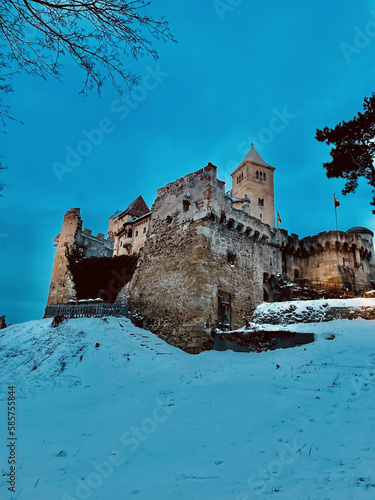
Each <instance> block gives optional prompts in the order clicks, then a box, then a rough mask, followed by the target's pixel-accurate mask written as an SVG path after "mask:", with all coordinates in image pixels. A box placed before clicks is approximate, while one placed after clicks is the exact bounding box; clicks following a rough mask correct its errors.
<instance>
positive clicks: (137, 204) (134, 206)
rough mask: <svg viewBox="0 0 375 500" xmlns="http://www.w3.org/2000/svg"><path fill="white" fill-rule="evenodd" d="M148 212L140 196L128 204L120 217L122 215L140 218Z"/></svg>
mask: <svg viewBox="0 0 375 500" xmlns="http://www.w3.org/2000/svg"><path fill="white" fill-rule="evenodd" d="M149 211H150V209H149V208H148V206H147V205H146V202H145V200H144V199H143V198H142V196H141V195H139V196H138V198H136V199H135V200H134V201H132V202H131V203H130V205H129V206H128V208H126V209H125V210H124V212H123V213H122V214H121V216H124V215H133V217H141V215H145V214H147V213H148V212H149Z"/></svg>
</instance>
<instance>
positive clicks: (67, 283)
mask: <svg viewBox="0 0 375 500" xmlns="http://www.w3.org/2000/svg"><path fill="white" fill-rule="evenodd" d="M56 241H58V244H57V249H56V255H55V260H54V263H53V270H52V276H51V283H50V289H49V294H48V299H47V305H50V304H65V303H66V302H67V301H68V300H71V299H76V297H77V296H76V291H75V287H74V282H73V279H72V275H71V273H70V272H69V271H68V261H67V258H66V251H67V249H72V248H73V247H76V248H78V249H79V250H80V251H81V254H82V256H83V257H84V258H88V257H111V256H112V253H113V239H112V238H108V239H105V236H104V234H102V233H98V234H97V235H96V236H93V235H92V233H91V231H90V230H89V229H82V219H81V216H80V209H79V208H72V209H71V210H68V211H67V212H66V214H65V217H64V221H63V225H62V228H61V233H60V234H59V236H58V237H57V238H56Z"/></svg>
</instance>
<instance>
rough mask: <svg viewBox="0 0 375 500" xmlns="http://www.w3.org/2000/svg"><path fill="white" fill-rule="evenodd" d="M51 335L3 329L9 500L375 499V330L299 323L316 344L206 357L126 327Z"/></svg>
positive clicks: (37, 326)
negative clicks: (12, 424) (13, 476)
mask: <svg viewBox="0 0 375 500" xmlns="http://www.w3.org/2000/svg"><path fill="white" fill-rule="evenodd" d="M50 325H51V320H41V321H33V322H29V323H24V324H19V325H15V326H12V327H9V328H7V329H5V330H2V331H1V333H0V349H1V350H0V379H1V382H2V385H1V388H2V393H1V401H0V408H1V419H0V436H1V440H0V458H1V467H2V469H1V470H2V484H1V485H0V497H1V498H4V499H8V498H17V499H25V500H72V499H79V500H81V499H100V500H123V499H125V500H127V499H134V500H136V499H137V500H221V499H223V500H224V499H225V500H226V499H233V500H250V499H254V498H269V497H271V498H275V499H277V498H279V499H282V500H288V499H298V500H308V499H309V500H323V499H330V500H334V499H340V500H343V499H355V500H361V499H373V498H375V437H374V436H375V397H374V392H375V322H374V321H365V320H361V319H359V320H355V321H348V320H339V321H333V322H329V323H310V324H297V325H289V328H290V329H291V330H292V331H298V332H314V333H315V334H316V341H315V342H314V343H312V344H308V345H305V346H301V347H296V348H293V349H287V350H280V349H279V350H276V351H269V352H263V353H247V354H245V353H234V352H232V351H226V352H214V351H211V352H204V353H202V354H200V355H198V356H192V355H188V354H186V353H184V352H182V351H179V350H178V349H175V348H173V347H171V346H169V345H167V344H165V343H164V342H163V341H162V340H160V339H159V338H158V337H156V336H154V335H153V334H151V333H149V332H145V331H144V330H140V329H138V328H136V327H134V326H133V325H132V324H131V323H130V322H129V321H128V320H126V319H116V318H108V319H107V320H101V319H77V320H69V321H68V322H66V323H64V324H62V325H60V326H59V327H58V328H57V329H55V328H51V327H50ZM270 328H272V329H275V327H274V326H270ZM11 384H12V385H15V387H16V397H17V428H16V436H17V438H18V441H17V456H18V462H17V466H18V470H17V494H16V495H13V496H11V495H9V492H8V491H7V485H6V483H5V481H6V477H5V476H4V474H6V473H7V472H8V470H9V466H8V464H7V462H6V461H7V453H8V450H7V447H6V443H7V440H6V439H7V431H6V429H7V427H6V425H7V424H6V416H5V415H6V396H7V386H8V385H11Z"/></svg>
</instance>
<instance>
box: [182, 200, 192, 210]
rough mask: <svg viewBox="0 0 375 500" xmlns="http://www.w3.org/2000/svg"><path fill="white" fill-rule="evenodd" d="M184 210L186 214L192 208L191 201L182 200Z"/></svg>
mask: <svg viewBox="0 0 375 500" xmlns="http://www.w3.org/2000/svg"><path fill="white" fill-rule="evenodd" d="M182 208H183V210H184V212H187V211H188V210H189V208H190V201H189V200H182Z"/></svg>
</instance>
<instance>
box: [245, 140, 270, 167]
mask: <svg viewBox="0 0 375 500" xmlns="http://www.w3.org/2000/svg"><path fill="white" fill-rule="evenodd" d="M244 161H254V162H255V163H260V164H261V165H267V166H268V167H269V166H270V165H268V163H266V162H265V161H264V160H263V158H262V157H261V156H260V154H259V153H258V151H257V150H256V149H255V148H254V144H253V143H251V148H250V149H249V151H248V153H247V155H246V156H245V158H244V159H243V160H242V161H241V163H243V162H244Z"/></svg>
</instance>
